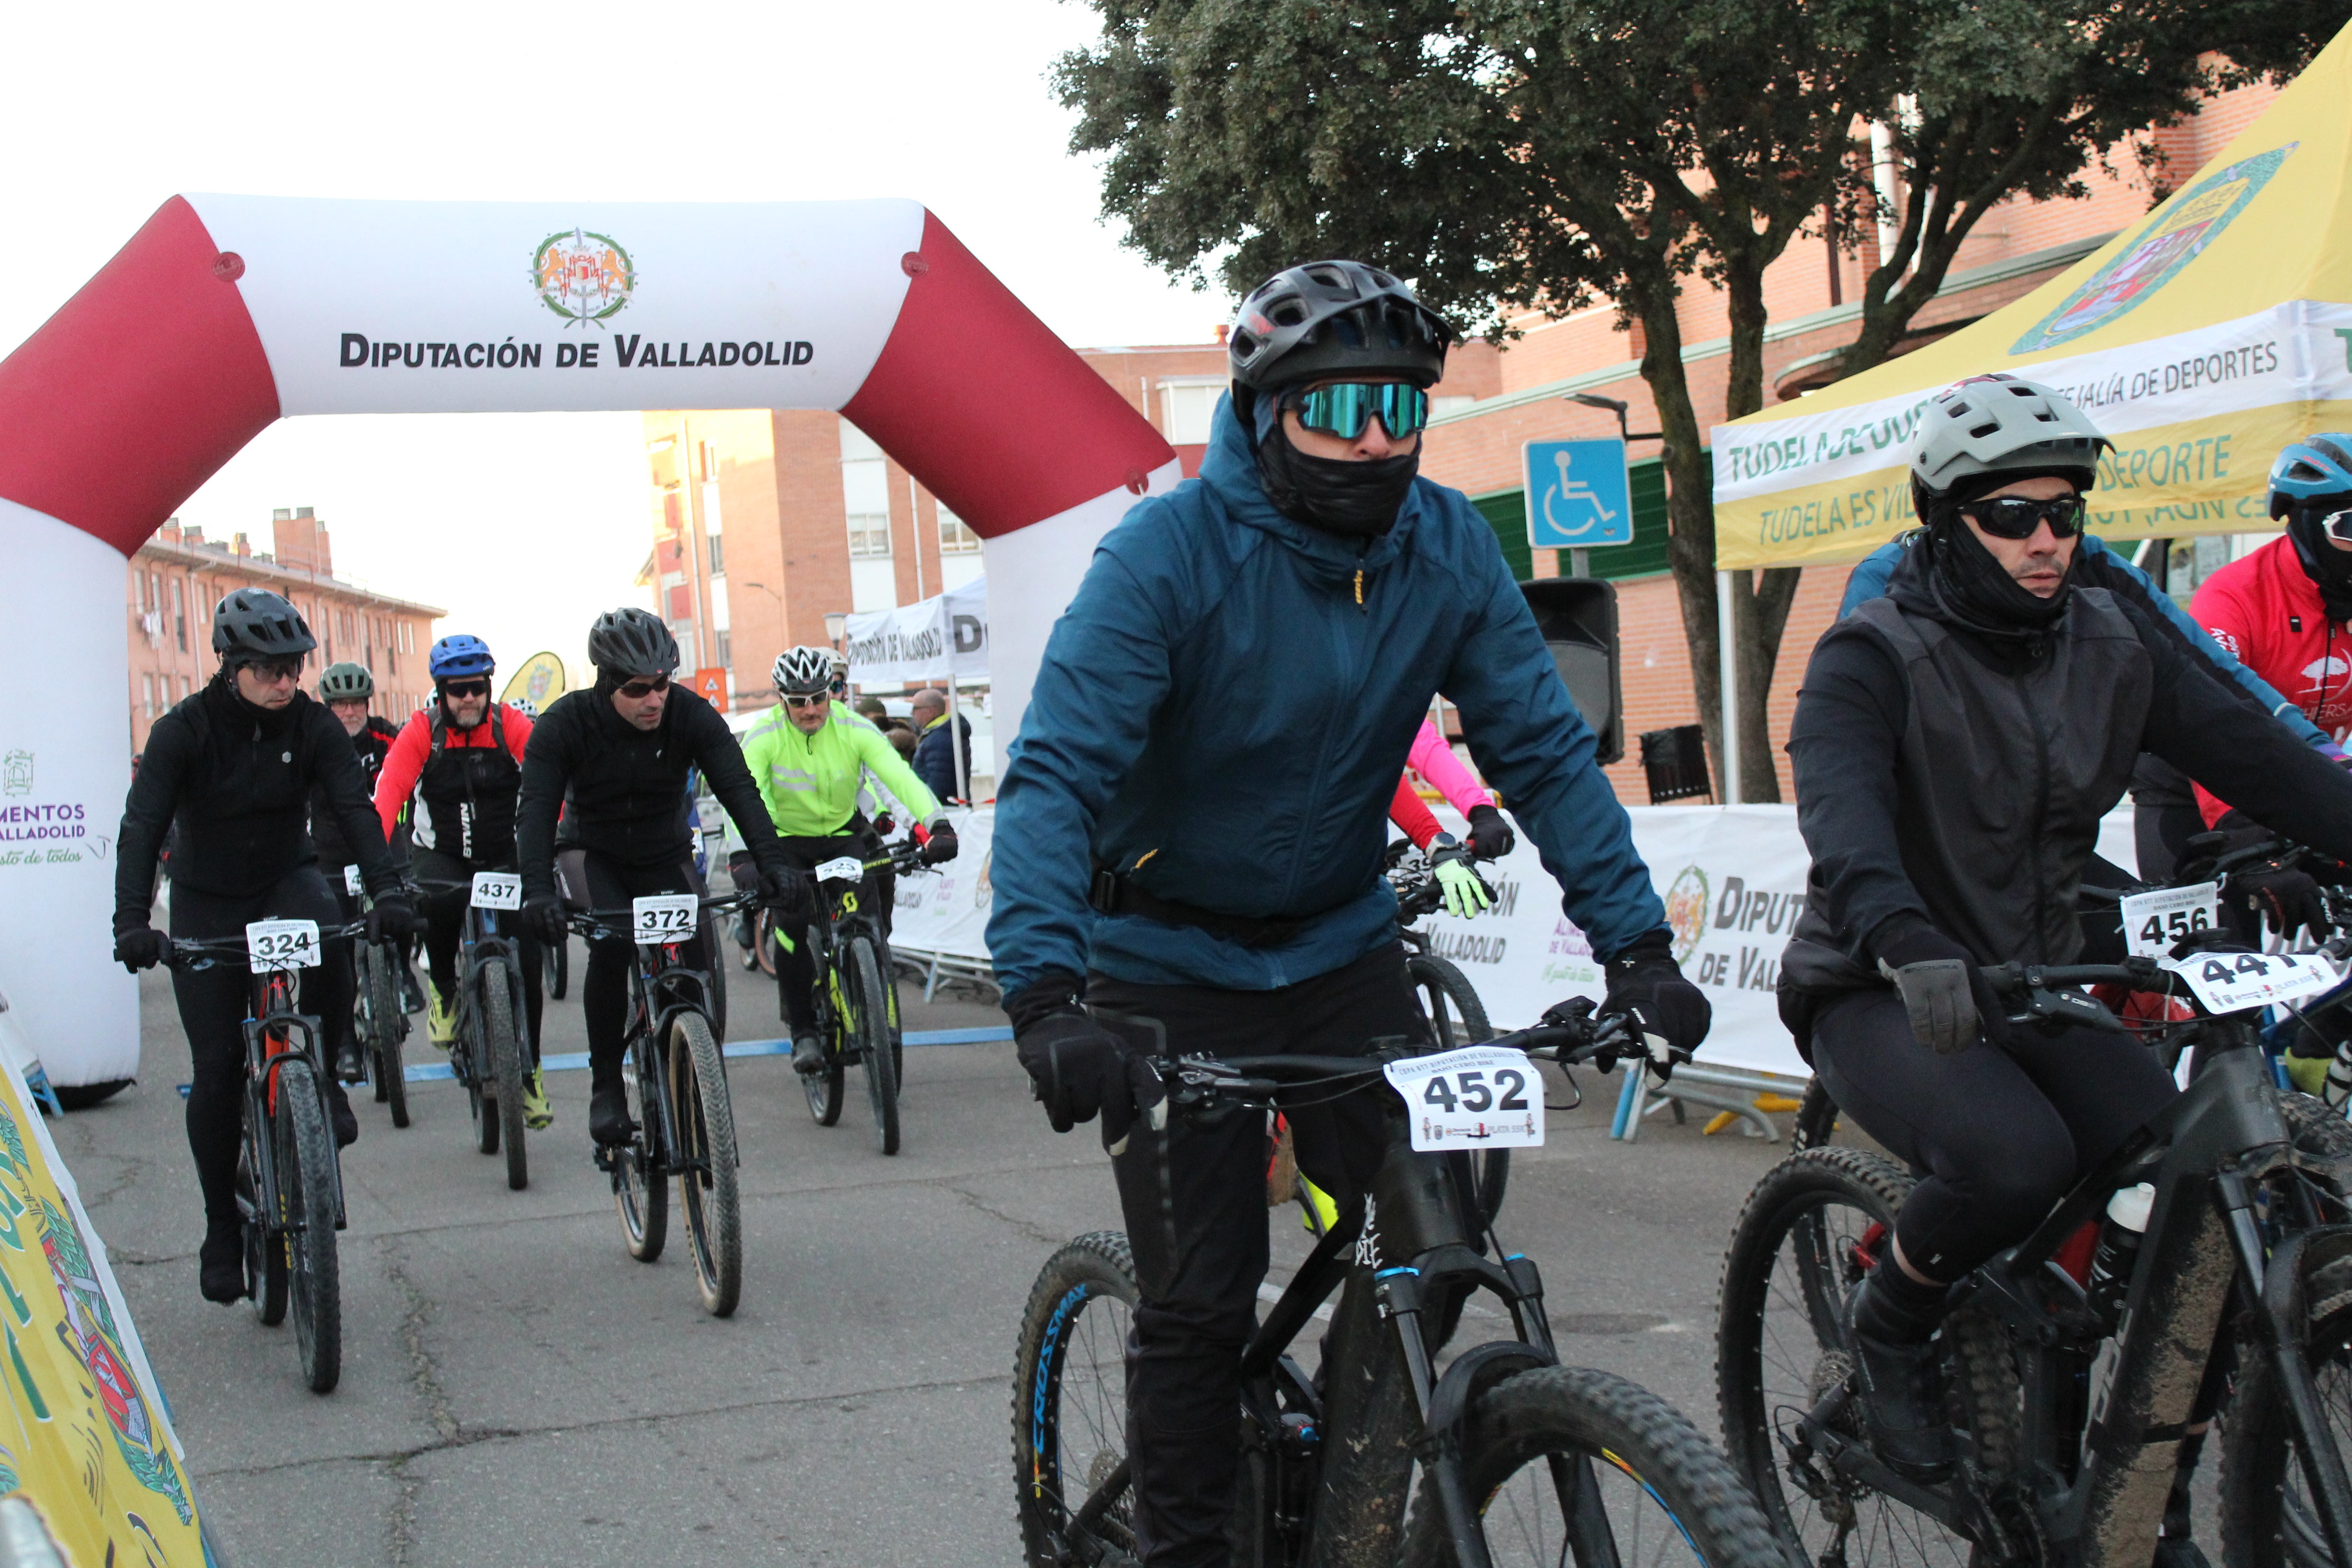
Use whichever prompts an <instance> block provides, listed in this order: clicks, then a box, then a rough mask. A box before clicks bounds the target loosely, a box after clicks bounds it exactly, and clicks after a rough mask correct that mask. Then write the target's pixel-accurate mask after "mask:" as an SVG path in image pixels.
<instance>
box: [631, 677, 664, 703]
mask: <svg viewBox="0 0 2352 1568" xmlns="http://www.w3.org/2000/svg"><path fill="white" fill-rule="evenodd" d="M668 689H669V677H668V676H667V675H649V676H647V677H646V678H645V679H642V680H629V681H624V682H623V683H622V685H621V695H622V696H624V697H626V698H630V699H632V700H634V699H636V698H640V697H651V696H652V695H653V694H654V693H655V692H656V691H667V690H668Z"/></svg>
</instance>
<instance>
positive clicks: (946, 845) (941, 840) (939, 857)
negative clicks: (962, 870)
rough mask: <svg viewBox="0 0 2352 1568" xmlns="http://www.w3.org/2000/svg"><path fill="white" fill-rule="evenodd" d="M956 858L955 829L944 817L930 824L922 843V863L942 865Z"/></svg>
mask: <svg viewBox="0 0 2352 1568" xmlns="http://www.w3.org/2000/svg"><path fill="white" fill-rule="evenodd" d="M954 858H956V830H955V827H954V826H953V825H952V824H950V822H949V821H948V819H947V818H946V817H944V816H943V817H941V818H940V819H939V820H938V821H937V822H934V823H932V824H931V826H930V835H929V838H928V839H927V840H926V841H925V842H924V845H923V864H924V865H926V866H940V865H944V864H945V863H947V862H948V861H950V860H952V859H954Z"/></svg>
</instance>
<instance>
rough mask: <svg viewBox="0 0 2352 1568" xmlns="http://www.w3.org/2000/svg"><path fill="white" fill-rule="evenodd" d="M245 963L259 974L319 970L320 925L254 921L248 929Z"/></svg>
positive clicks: (246, 930)
mask: <svg viewBox="0 0 2352 1568" xmlns="http://www.w3.org/2000/svg"><path fill="white" fill-rule="evenodd" d="M245 956H246V962H247V963H249V964H251V965H252V967H253V972H254V973H256V974H268V973H270V972H271V971H273V970H279V969H316V968H318V967H319V922H318V921H254V922H253V923H252V924H250V925H248V926H247V927H246V928H245Z"/></svg>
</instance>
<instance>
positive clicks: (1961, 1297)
mask: <svg viewBox="0 0 2352 1568" xmlns="http://www.w3.org/2000/svg"><path fill="white" fill-rule="evenodd" d="M2028 973H2029V974H2031V973H2032V972H2028ZM2043 978H2044V977H2042V976H2037V977H2036V978H2035V980H2034V984H2037V985H2039V984H2042V980H2043ZM2046 979H2047V981H2048V982H2049V983H2050V984H2062V983H2063V972H2060V971H2051V972H2047V973H2046ZM2191 1074H2192V1077H2191V1079H2190V1083H2189V1088H2188V1089H2187V1090H2186V1091H2184V1092H2183V1093H2182V1094H2181V1095H2180V1096H2179V1098H2178V1099H2176V1100H2173V1101H2172V1102H2171V1103H2170V1104H2169V1105H2168V1106H2167V1107H2166V1108H2165V1110H2163V1111H2161V1112H2160V1113H2158V1115H2157V1116H2156V1117H2155V1118H2154V1119H2153V1120H2151V1121H2149V1122H2148V1124H2147V1126H2146V1127H2145V1128H2143V1129H2141V1130H2140V1131H2138V1132H2137V1133H2135V1134H2134V1135H2133V1136H2132V1137H2131V1138H2129V1139H2127V1140H2126V1142H2125V1143H2124V1144H2123V1146H2122V1147H2120V1148H2118V1149H2117V1150H2116V1151H2115V1152H2114V1153H2112V1154H2111V1155H2109V1156H2108V1157H2107V1159H2106V1160H2105V1161H2104V1162H2103V1163H2101V1164H2100V1165H2099V1166H2098V1167H2097V1168H2096V1169H2095V1170H2094V1171H2092V1172H2091V1173H2089V1174H2088V1175H2086V1176H2085V1177H2084V1179H2083V1180H2082V1181H2081V1182H2080V1183H2078V1184H2076V1185H2075V1186H2074V1189H2073V1191H2071V1192H2070V1193H2069V1194H2067V1195H2066V1196H2065V1197H2064V1198H2063V1199H2062V1200H2061V1201H2060V1202H2059V1204H2058V1205H2057V1206H2056V1207H2055V1208H2053V1210H2052V1211H2051V1212H2050V1214H2049V1215H2047V1216H2046V1217H2044V1218H2043V1220H2042V1223H2041V1225H2040V1226H2037V1227H2036V1228H2035V1229H2034V1231H2033V1232H2032V1235H2030V1236H2029V1237H2026V1238H2025V1240H2023V1241H2022V1242H2021V1243H2019V1244H2018V1245H2017V1246H2016V1247H2012V1248H2011V1249H2010V1250H2009V1251H2008V1252H2006V1253H2004V1254H2002V1255H2001V1256H2000V1257H1999V1258H1995V1259H1994V1260H1993V1261H1992V1262H1990V1263H1989V1264H1987V1265H1985V1266H1984V1267H1983V1268H1979V1269H1978V1270H1977V1271H1976V1273H1975V1274H1973V1275H1971V1276H1970V1277H1969V1279H1967V1280H1966V1281H1964V1282H1963V1283H1962V1285H1961V1287H1960V1288H1959V1290H1958V1293H1957V1294H1956V1297H1955V1305H1956V1306H1957V1305H1958V1304H1959V1303H1962V1302H1966V1301H1968V1300H1978V1301H1980V1302H1983V1303H1985V1304H1987V1305H1989V1306H1990V1309H1991V1310H1992V1311H1993V1312H1994V1313H1995V1315H1997V1316H1998V1317H1999V1319H2000V1321H2001V1322H2002V1324H2003V1326H2004V1328H2005V1329H2006V1331H2007V1332H2008V1335H2009V1339H2010V1342H2011V1346H2012V1348H2013V1349H2014V1352H2015V1353H2016V1357H2017V1361H2018V1371H2019V1376H2020V1381H2021V1384H2022V1385H2023V1394H2024V1398H2023V1405H2022V1410H2023V1421H2022V1425H2021V1432H2020V1436H2021V1443H2020V1447H2019V1459H2018V1464H2019V1470H2018V1474H2019V1477H2020V1481H2021V1495H2010V1496H1999V1497H1997V1496H1992V1495H1988V1493H1987V1491H1986V1489H1985V1488H1984V1487H1983V1486H1982V1485H1981V1484H1980V1481H1981V1478H1980V1477H1979V1473H1978V1472H1977V1471H1976V1469H1975V1467H1974V1464H1973V1463H1972V1462H1971V1461H1972V1460H1973V1458H1974V1456H1973V1455H1972V1454H1966V1453H1964V1455H1963V1463H1962V1465H1961V1467H1960V1469H1959V1472H1958V1476H1957V1477H1956V1479H1954V1480H1953V1481H1951V1482H1948V1483H1945V1484H1942V1485H1936V1486H1930V1485H1925V1484H1922V1483H1918V1482H1914V1481H1909V1480H1906V1479H1904V1478H1902V1477H1900V1476H1898V1475H1896V1474H1895V1473H1894V1472H1893V1471H1892V1470H1890V1469H1889V1468H1887V1467H1886V1466H1885V1464H1884V1463H1882V1462H1881V1461H1880V1460H1879V1459H1877V1458H1875V1457H1874V1455H1872V1454H1871V1453H1870V1452H1869V1450H1868V1448H1867V1447H1866V1446H1864V1444H1862V1443H1861V1442H1859V1441H1856V1440H1855V1439H1853V1438H1852V1437H1850V1436H1845V1435H1843V1434H1842V1433H1840V1432H1838V1431H1837V1430H1835V1429H1834V1426H1835V1424H1836V1422H1837V1420H1838V1417H1839V1415H1841V1413H1842V1412H1843V1408H1844V1406H1845V1405H1846V1404H1847V1403H1848V1402H1849V1401H1850V1399H1851V1397H1852V1395H1851V1392H1850V1390H1849V1389H1848V1388H1847V1387H1846V1386H1844V1385H1841V1386H1840V1387H1839V1388H1837V1389H1835V1390H1832V1392H1831V1393H1830V1394H1829V1395H1828V1396H1827V1397H1825V1398H1824V1399H1823V1400H1822V1402H1821V1403H1820V1404H1819V1405H1816V1406H1815V1407H1814V1408H1813V1409H1812V1410H1811V1411H1810V1412H1808V1413H1807V1414H1806V1415H1804V1416H1803V1417H1802V1419H1801V1421H1800V1422H1799V1424H1798V1427H1797V1433H1796V1436H1795V1439H1794V1441H1793V1442H1790V1443H1788V1445H1787V1446H1788V1449H1789V1457H1790V1463H1791V1468H1792V1469H1802V1468H1804V1467H1806V1466H1808V1465H1809V1464H1810V1463H1811V1460H1812V1459H1813V1458H1815V1457H1819V1458H1821V1459H1822V1460H1824V1461H1826V1462H1827V1463H1828V1465H1829V1466H1830V1467H1831V1468H1833V1469H1836V1470H1838V1471H1841V1472H1843V1473H1845V1474H1847V1475H1849V1476H1851V1477H1853V1479H1855V1480H1858V1481H1860V1482H1861V1483H1862V1484H1863V1485H1864V1486H1866V1487H1868V1488H1869V1489H1872V1490H1874V1491H1877V1492H1881V1493H1884V1494H1885V1495H1886V1496H1888V1497H1891V1498H1894V1499H1895V1500H1897V1501H1899V1502H1901V1503H1903V1504H1904V1505H1905V1506H1906V1507H1908V1508H1911V1509H1913V1510H1916V1511H1918V1512H1920V1513H1924V1514H1927V1515H1928V1516H1929V1517H1931V1518H1934V1519H1936V1520H1937V1521H1940V1522H1942V1523H1943V1524H1944V1525H1945V1526H1947V1527H1948V1528H1949V1529H1951V1530H1953V1531H1957V1532H1958V1533H1960V1534H1962V1535H1965V1536H1967V1537H1969V1539H1970V1540H1973V1541H1977V1542H1984V1543H1999V1542H2003V1541H2004V1540H2005V1539H2007V1538H2008V1537H2009V1535H2010V1534H2011V1529H2010V1526H2009V1521H2008V1518H2005V1517H2004V1514H2005V1511H2007V1510H2017V1509H2022V1510H2025V1511H2026V1512H2028V1513H2029V1514H2030V1515H2031V1518H2032V1525H2033V1526H2034V1528H2035V1529H2036V1530H2037V1531H2038V1532H2039V1533H2040V1534H2041V1535H2042V1538H2043V1539H2045V1540H2048V1541H2050V1542H2054V1543H2060V1544H2061V1545H2063V1547H2064V1549H2065V1550H2067V1551H2068V1552H2069V1553H2070V1554H2071V1555H2073V1556H2074V1557H2075V1559H2076V1560H2079V1561H2080V1562H2081V1563H2084V1565H2085V1568H2125V1565H2126V1564H2129V1565H2132V1568H2141V1565H2144V1564H2145V1563H2147V1562H2148V1561H2149V1559H2150V1558H2151V1557H2152V1556H2153V1554H2154V1553H2155V1552H2156V1548H2157V1539H2158V1525H2159V1523H2160V1521H2161V1519H2162V1516H2163V1512H2164V1508H2165V1502H2166V1499H2167V1496H2168V1493H2169V1490H2170V1489H2171V1487H2172V1484H2173V1479H2174V1469H2175V1463H2176V1455H2177V1451H2178V1449H2179V1443H2180V1440H2181V1437H2182V1436H2183V1434H2184V1432H2185V1431H2186V1430H2187V1429H2188V1428H2190V1427H2193V1426H2199V1425H2200V1424H2201V1423H2204V1422H2207V1421H2210V1419H2211V1417H2212V1415H2213V1414H2214V1412H2215V1409H2216V1408H2217V1407H2218V1405H2220V1403H2221V1395H2222V1393H2223V1389H2224V1385H2225V1382H2226V1373H2227V1371H2228V1368H2229V1365H2230V1354H2231V1351H2232V1350H2233V1348H2234V1345H2233V1340H2234V1336H2233V1334H2232V1333H2231V1322H2230V1316H2231V1314H2230V1309H2231V1306H2232V1305H2233V1304H2234V1306H2235V1307H2236V1309H2237V1315H2238V1317H2239V1318H2240V1320H2241V1321H2244V1322H2248V1323H2251V1324H2252V1328H2253V1330H2254V1338H2255V1341H2256V1343H2255V1345H2254V1346H2253V1347H2252V1348H2254V1349H2256V1350H2258V1351H2259V1352H2260V1353H2263V1354H2266V1355H2269V1356H2270V1357H2272V1358H2273V1365H2274V1366H2275V1368H2276V1370H2277V1372H2278V1373H2279V1374H2280V1377H2281V1381H2282V1386H2283V1387H2284V1389H2285V1390H2286V1392H2287V1396H2288V1404H2289V1405H2290V1408H2291V1413H2292V1415H2293V1419H2294V1425H2295V1427H2296V1430H2297V1436H2298V1437H2299V1439H2300V1442H2301V1452H2302V1454H2303V1456H2304V1459H2305V1473H2306V1479H2307V1480H2308V1481H2309V1483H2310V1488H2311V1495H2312V1498H2313V1500H2314V1501H2315V1503H2316V1505H2317V1507H2318V1509H2319V1511H2320V1513H2321V1516H2322V1519H2321V1522H2322V1524H2323V1526H2324V1528H2325V1530H2326V1534H2327V1537H2328V1541H2329V1544H2330V1547H2331V1549H2332V1551H2333V1552H2334V1553H2335V1555H2336V1561H2338V1562H2352V1550H2347V1548H2352V1486H2347V1480H2346V1478H2345V1474H2344V1468H2343V1462H2342V1456H2341V1455H2340V1454H2339V1453H2338V1452H2337V1450H2336V1444H2335V1441H2334V1438H2333V1436H2331V1434H2330V1433H2329V1431H2328V1429H2327V1423H2326V1418H2325V1416H2324V1415H2323V1414H2322V1413H2321V1411H2320V1407H2319V1401H2318V1395H2317V1393H2316V1390H2315V1388H2314V1386H2313V1384H2312V1381H2311V1376H2310V1373H2309V1369H2308V1368H2307V1367H2306V1366H2305V1364H2304V1361H2303V1358H2302V1355H2301V1354H2300V1352H2301V1348H2302V1338H2303V1334H2302V1324H2301V1321H2300V1318H2299V1314H2300V1311H2301V1307H2302V1292H2301V1289H2300V1285H2301V1268H2302V1258H2303V1254H2304V1250H2305V1244H2306V1243H2307V1242H2308V1241H2309V1239H2310V1238H2311V1237H2312V1236H2314V1235H2315V1234H2334V1233H2338V1232H2341V1233H2344V1234H2346V1235H2347V1236H2352V1227H2345V1226H2328V1227H2324V1228H2322V1227H2321V1226H2320V1222H2321V1220H2322V1217H2323V1216H2322V1215H2320V1214H2319V1213H2318V1211H2317V1209H2316V1206H2315V1205H2314V1203H2313V1201H2312V1198H2311V1194H2310V1193H2309V1191H2308V1189H2307V1188H2306V1187H2305V1185H2304V1184H2302V1183H2299V1182H2298V1183H2294V1184H2292V1186H2291V1189H2290V1190H2291V1191H2292V1192H2293V1194H2294V1204H2295V1207H2296V1210H2297V1212H2296V1213H2295V1214H2294V1215H2293V1216H2292V1218H2293V1219H2294V1221H2295V1223H2296V1224H2297V1225H2298V1226H2300V1227H2301V1228H2299V1229H2297V1230H2296V1231H2295V1232H2294V1233H2293V1234H2292V1235H2290V1236H2289V1237H2287V1239H2286V1243H2285V1245H2284V1246H2282V1247H2279V1249H2278V1250H2277V1251H2276V1252H2275V1253H2270V1252H2267V1251H2266V1247H2265V1243H2264V1240H2263V1235H2262V1232H2261V1229H2260V1228H2259V1226H2258V1224H2257V1222H2256V1219H2255V1215H2254V1212H2253V1211H2254V1200H2255V1194H2256V1189H2257V1187H2258V1186H2259V1185H2260V1184H2263V1182H2264V1181H2266V1180H2267V1179H2269V1178H2270V1177H2272V1176H2273V1175H2275V1174H2277V1173H2280V1172H2282V1171H2283V1170H2285V1169H2288V1168H2289V1167H2291V1166H2292V1164H2293V1153H2292V1149H2291V1135H2290V1133H2289V1131H2288V1129H2287V1126H2286V1124H2285V1122H2284V1120H2283V1118H2282V1114H2281V1111H2280V1109H2279V1102H2278V1098H2277V1090H2276V1089H2275V1086H2274V1085H2273V1081H2272V1079H2271V1076H2270V1068H2269V1065H2268V1062H2267V1061H2266V1059H2265V1058H2264V1057H2263V1054H2262V1052H2261V1050H2260V1048H2259V1041H2258V1039H2257V1037H2256V1032H2255V1029H2254V1026H2253V1025H2252V1022H2251V1021H2250V1019H2249V1018H2248V1017H2247V1016H2244V1015H2225V1016H2207V1017H2204V1018H2202V1019H2200V1037H2199V1040H2198V1050H2197V1054H2196V1056H2195V1057H2194V1058H2191ZM2141 1181H2147V1182H2151V1183H2153V1184H2154V1185H2155V1188H2156V1202H2155V1208H2154V1211H2153V1212H2152V1213H2151V1214H2150V1215H2149V1218H2148V1224H2147V1232H2146V1238H2145V1239H2144V1241H2143V1242H2142V1243H2141V1245H2140V1247H2139V1256H2138V1258H2137V1262H2136V1265H2135V1267H2134V1270H2133V1277H2132V1280H2131V1284H2130V1288H2129V1290H2128V1293H2127V1294H2126V1298H2125V1301H2124V1305H2123V1308H2122V1311H2121V1314H2120V1316H2119V1317H2118V1319H2117V1320H2116V1325H2114V1326H2113V1327H2112V1332H2113V1336H2114V1349H2115V1354H2114V1358H2113V1362H2112V1372H2111V1374H2110V1376H2109V1378H2108V1379H2107V1381H2106V1383H2105V1386H2104V1387H2103V1388H2102V1387H2095V1388H2093V1389H2092V1390H2091V1391H2090V1402H2089V1405H2088V1406H2087V1408H2081V1407H2079V1406H2078V1405H2077V1403H2076V1395H2075V1393H2074V1389H2075V1385H2076V1384H2075V1380H2076V1378H2077V1375H2078V1374H2079V1373H2082V1372H2083V1371H2084V1369H2085V1368H2086V1367H2087V1366H2089V1365H2090V1364H2091V1357H2092V1354H2093V1352H2095V1351H2096V1349H2097V1347H2098V1346H2099V1344H2100V1342H2102V1341H2103V1340H2105V1339H2106V1338H2107V1337H2108V1336H2109V1333H2110V1331H2111V1328H2110V1325H2108V1324H2106V1323H2105V1322H2104V1321H2101V1319H2100V1317H2099V1315H2098V1313H2097V1312H2096V1311H2095V1310H2094V1308H2093V1306H2092V1304H2091V1302H2090V1300H2089V1298H2088V1296H2087V1294H2086V1293H2085V1292H2084V1289H2083V1287H2082V1286H2081V1285H2079V1284H2077V1283H2076V1282H2075V1280H2074V1277H2073V1276H2072V1275H2070V1274H2068V1273H2067V1272H2066V1271H2065V1270H2064V1269H2063V1268H2061V1267H2060V1266H2059V1265H2058V1264H2057V1262H2056V1261H2055V1258H2056V1254H2057V1252H2058V1250H2059V1248H2060V1247H2062V1246H2063V1245H2064V1244H2065V1243H2066V1241H2067V1239H2068V1238H2069V1237H2072V1236H2073V1235H2074V1233H2075V1232H2076V1231H2077V1230H2078V1229H2080V1228H2081V1227H2082V1226H2083V1225H2084V1222H2085V1221H2088V1220H2091V1219H2094V1218H2095V1217H2096V1216H2097V1215H2098V1214H2099V1213H2100V1211H2101V1208H2102V1206H2103V1205H2105V1202H2106V1200H2107V1198H2108V1197H2109V1195H2110V1194H2113V1193H2114V1192H2116V1190H2117V1189H2118V1188H2120V1187H2124V1186H2128V1185H2131V1184H2134V1183H2137V1182H2141ZM2070 1416H2071V1417H2074V1418H2069V1417H2070ZM1808 1489H1809V1490H1810V1489H1811V1487H1810V1486H1808ZM2010 1517H2014V1514H2013V1512H2011V1513H2010Z"/></svg>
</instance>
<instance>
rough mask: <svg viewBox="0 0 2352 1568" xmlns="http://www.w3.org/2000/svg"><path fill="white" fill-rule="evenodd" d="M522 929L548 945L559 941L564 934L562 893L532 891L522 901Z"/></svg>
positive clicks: (565, 932)
mask: <svg viewBox="0 0 2352 1568" xmlns="http://www.w3.org/2000/svg"><path fill="white" fill-rule="evenodd" d="M522 929H523V930H525V931H529V932H530V934H531V935H533V936H535V937H537V938H539V940H540V941H541V942H545V943H547V944H548V945H549V946H550V947H553V946H555V945H556V944H557V943H559V942H562V940H563V939H564V937H565V935H566V934H568V933H567V931H566V930H565V926H564V921H563V895H562V894H561V893H533V894H532V895H531V896H530V898H527V899H525V900H523V901H522Z"/></svg>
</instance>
